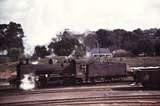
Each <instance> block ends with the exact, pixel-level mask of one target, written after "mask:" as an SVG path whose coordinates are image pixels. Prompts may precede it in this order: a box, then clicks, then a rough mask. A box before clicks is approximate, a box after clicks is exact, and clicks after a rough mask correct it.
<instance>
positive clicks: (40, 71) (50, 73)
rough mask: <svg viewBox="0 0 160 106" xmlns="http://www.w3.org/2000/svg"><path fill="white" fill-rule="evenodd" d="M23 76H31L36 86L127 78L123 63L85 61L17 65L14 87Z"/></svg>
mask: <svg viewBox="0 0 160 106" xmlns="http://www.w3.org/2000/svg"><path fill="white" fill-rule="evenodd" d="M25 74H32V76H34V78H35V82H36V86H37V87H41V86H46V85H49V84H55V83H58V84H70V83H71V84H81V83H96V82H98V81H111V80H114V79H122V78H124V77H126V76H127V69H126V64H125V63H115V62H100V61H90V60H87V59H77V60H74V59H72V60H70V61H69V62H64V63H54V64H53V63H52V61H49V63H48V64H30V63H28V62H26V63H25V64H24V63H20V64H18V65H17V78H16V80H17V81H16V82H17V83H16V85H17V87H19V85H20V82H21V80H22V79H23V78H24V75H25Z"/></svg>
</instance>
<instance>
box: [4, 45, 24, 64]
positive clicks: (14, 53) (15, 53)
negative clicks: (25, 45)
mask: <svg viewBox="0 0 160 106" xmlns="http://www.w3.org/2000/svg"><path fill="white" fill-rule="evenodd" d="M7 55H8V56H9V58H10V59H11V61H17V60H19V59H20V58H21V57H22V51H21V49H19V48H11V49H9V50H8V54H7Z"/></svg>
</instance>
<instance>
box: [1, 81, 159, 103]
mask: <svg viewBox="0 0 160 106" xmlns="http://www.w3.org/2000/svg"><path fill="white" fill-rule="evenodd" d="M55 105H56V106H66V105H67V106H71V105H72V106H75V105H76V106H135V105H136V106H146V105H147V106H160V89H144V88H143V87H142V86H141V85H134V84H132V83H131V82H123V83H106V84H104V83H103V84H96V85H88V84H86V85H77V86H56V87H48V88H43V89H33V90H30V91H22V90H16V89H15V88H9V87H8V88H7V87H6V88H4V87H3V88H1V89H0V106H55Z"/></svg>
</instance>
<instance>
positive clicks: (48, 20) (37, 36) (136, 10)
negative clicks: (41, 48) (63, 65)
mask: <svg viewBox="0 0 160 106" xmlns="http://www.w3.org/2000/svg"><path fill="white" fill-rule="evenodd" d="M10 21H14V22H17V23H20V24H21V25H22V28H23V30H24V32H25V36H26V38H25V40H24V42H25V47H26V52H28V51H33V48H34V46H35V45H43V44H48V43H49V42H50V41H51V38H53V37H55V36H56V34H57V33H58V32H60V31H64V29H66V28H67V29H70V30H71V31H76V32H84V31H87V30H91V31H96V30H97V29H100V28H104V29H116V28H121V29H126V30H133V29H136V28H141V29H149V28H155V27H157V28H159V27H160V0H0V24H2V23H9V22H10Z"/></svg>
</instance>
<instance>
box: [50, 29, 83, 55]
mask: <svg viewBox="0 0 160 106" xmlns="http://www.w3.org/2000/svg"><path fill="white" fill-rule="evenodd" d="M57 38H58V39H57V40H52V42H50V44H49V45H48V48H49V50H50V51H53V52H54V54H56V55H58V56H69V55H71V54H72V55H76V56H82V55H84V46H83V44H80V42H79V40H78V39H77V37H76V35H75V34H73V33H71V32H69V31H66V30H65V31H64V32H63V33H60V34H59V35H57ZM79 51H81V52H79Z"/></svg>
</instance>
